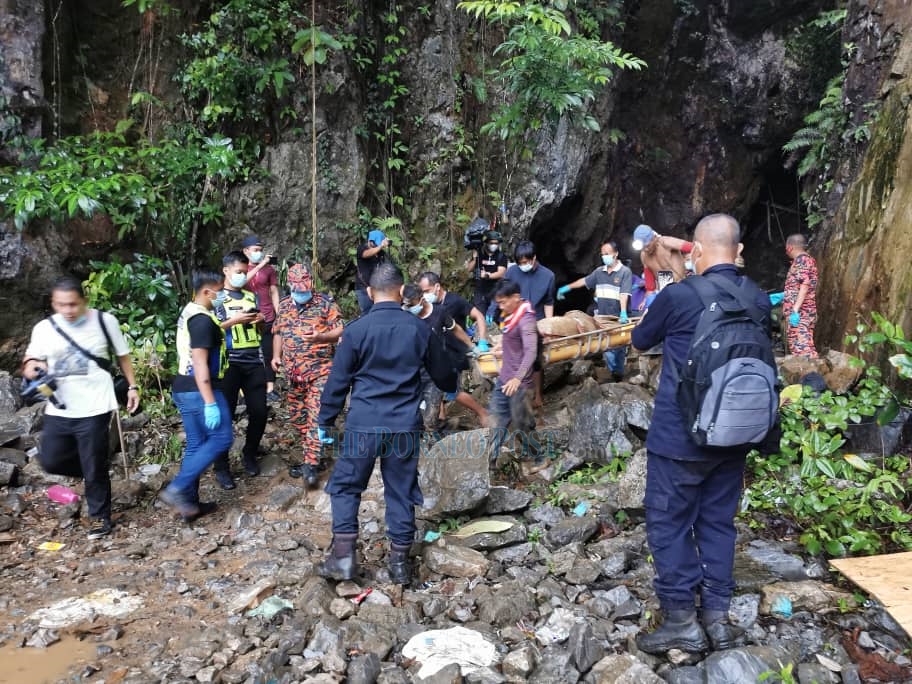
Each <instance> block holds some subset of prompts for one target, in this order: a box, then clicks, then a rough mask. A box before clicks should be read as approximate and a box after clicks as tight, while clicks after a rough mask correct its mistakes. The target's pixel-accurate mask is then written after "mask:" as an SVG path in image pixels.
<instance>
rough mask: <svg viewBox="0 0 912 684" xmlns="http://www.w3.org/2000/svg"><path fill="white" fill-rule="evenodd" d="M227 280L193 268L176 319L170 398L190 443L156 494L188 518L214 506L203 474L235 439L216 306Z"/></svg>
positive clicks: (191, 518)
mask: <svg viewBox="0 0 912 684" xmlns="http://www.w3.org/2000/svg"><path fill="white" fill-rule="evenodd" d="M223 281H224V276H223V275H222V274H220V273H215V272H214V271H197V272H194V274H193V292H194V296H193V301H192V302H190V303H189V304H187V306H185V307H184V310H183V311H182V312H181V315H180V317H179V318H178V319H177V356H178V372H177V375H175V376H174V381H173V383H172V385H171V397H172V399H173V400H174V404H175V405H176V406H177V409H178V410H179V411H180V414H181V419H182V420H183V421H184V431H185V432H186V433H187V444H186V446H185V448H184V457H183V459H182V460H181V467H180V472H178V474H177V476H176V477H175V478H174V479H173V480H172V481H171V484H169V485H168V486H167V487H166V488H165V489H163V490H162V492H161V493H160V494H159V495H158V497H159V499H161V501H162V502H163V503H164V504H166V505H168V506H170V507H171V508H173V509H174V510H175V511H177V513H178V514H180V516H181V517H182V518H183V519H184V520H187V521H190V520H193V519H195V518H198V517H199V516H201V515H206V514H207V513H211V512H212V511H213V510H215V503H212V502H203V503H201V502H200V500H199V479H200V475H202V473H203V471H205V470H206V468H208V467H209V466H210V465H212V463H213V461H215V459H216V458H217V457H218V456H219V454H222V453H224V452H227V451H228V449H230V448H231V443H232V442H233V441H234V434H233V430H232V427H231V414H230V413H229V411H228V402H227V401H226V400H225V396H224V395H223V394H222V390H221V381H222V377H223V376H224V375H225V369H226V368H227V367H228V354H227V350H226V346H225V333H224V331H223V330H222V327H221V325H220V324H219V321H218V319H217V318H216V317H215V314H214V313H213V311H212V310H213V308H215V306H216V305H218V304H219V303H220V302H223V301H224V299H223V297H224V296H225V291H224V290H223V289H222V285H223Z"/></svg>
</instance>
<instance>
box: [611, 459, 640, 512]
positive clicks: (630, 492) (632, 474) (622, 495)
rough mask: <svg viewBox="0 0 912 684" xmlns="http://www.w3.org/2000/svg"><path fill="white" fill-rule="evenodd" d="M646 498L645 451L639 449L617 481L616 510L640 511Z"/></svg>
mask: <svg viewBox="0 0 912 684" xmlns="http://www.w3.org/2000/svg"><path fill="white" fill-rule="evenodd" d="M645 497H646V449H640V450H639V451H637V452H636V453H635V454H634V455H633V456H631V457H630V460H628V461H627V467H626V468H624V473H623V474H622V475H621V478H620V480H618V495H617V505H618V508H628V509H635V510H640V509H642V508H643V501H644V499H645Z"/></svg>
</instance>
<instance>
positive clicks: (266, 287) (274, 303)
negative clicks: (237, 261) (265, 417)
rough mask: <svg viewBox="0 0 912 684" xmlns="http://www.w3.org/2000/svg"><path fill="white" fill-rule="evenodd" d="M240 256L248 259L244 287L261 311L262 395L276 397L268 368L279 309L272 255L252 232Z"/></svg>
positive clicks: (277, 288) (270, 366) (243, 245)
mask: <svg viewBox="0 0 912 684" xmlns="http://www.w3.org/2000/svg"><path fill="white" fill-rule="evenodd" d="M241 247H242V248H243V251H244V256H246V257H247V258H248V259H249V260H250V264H249V265H248V267H247V283H246V285H245V286H244V287H246V288H247V289H248V290H250V291H251V292H253V294H255V295H256V302H257V307H258V308H259V309H260V313H262V314H263V320H262V322H261V323H260V324H259V330H260V350H261V351H262V352H263V366H264V367H265V369H266V399H267V401H273V402H275V401H278V400H279V395H278V394H276V391H275V372H274V371H273V370H272V325H273V323H275V317H276V314H277V313H278V311H279V279H278V274H277V273H276V270H275V267H274V266H273V261H274V257H273V256H272V254H266V252H265V251H264V250H263V241H262V240H260V238H258V237H257V236H256V235H248V236H247V237H246V238H244V242H243V243H241Z"/></svg>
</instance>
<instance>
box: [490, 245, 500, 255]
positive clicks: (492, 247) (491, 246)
mask: <svg viewBox="0 0 912 684" xmlns="http://www.w3.org/2000/svg"><path fill="white" fill-rule="evenodd" d="M498 249H500V245H488V251H489V252H490V253H491V254H494V252H496V251H497V250H498Z"/></svg>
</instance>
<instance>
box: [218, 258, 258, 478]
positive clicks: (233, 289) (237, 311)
mask: <svg viewBox="0 0 912 684" xmlns="http://www.w3.org/2000/svg"><path fill="white" fill-rule="evenodd" d="M249 264H250V261H249V260H248V259H247V257H246V256H244V253H243V252H237V251H235V252H229V253H228V254H226V255H225V257H224V258H223V259H222V273H224V274H225V283H224V292H223V296H224V298H225V301H224V303H223V304H222V305H221V306H217V307H215V317H216V318H218V319H219V321H221V323H222V330H224V331H225V336H226V346H227V348H228V370H226V371H225V377H224V378H223V379H222V392H223V393H224V395H225V400H226V401H227V402H228V414H229V415H230V416H232V418H233V417H234V413H235V410H236V409H237V405H238V394H239V392H240V391H241V390H243V392H244V403H245V405H246V406H247V435H246V437H245V440H244V450H243V452H242V459H241V460H242V463H243V466H244V472H245V473H247V474H248V475H249V476H251V477H255V476H256V475H259V474H260V466H259V464H258V463H257V452H258V451H259V448H260V440H261V439H262V438H263V433H264V432H265V431H266V416H267V408H266V367H265V366H264V365H263V356H262V352H261V351H260V332H259V326H258V324H259V323H262V322H263V314H262V313H261V312H260V311H259V309H258V307H257V297H256V295H255V294H254V293H253V292H251V291H250V290H245V289H243V288H244V286H245V285H246V284H247V274H248V270H247V268H248V266H249ZM213 469H214V470H215V479H216V481H217V482H218V483H219V485H220V486H221V488H222V489H234V488H235V486H236V485H235V482H234V478H233V477H232V475H231V467H230V464H229V462H228V452H227V451H226V452H225V453H223V454H220V455H219V457H218V458H217V459H216V460H215V463H214V464H213Z"/></svg>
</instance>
